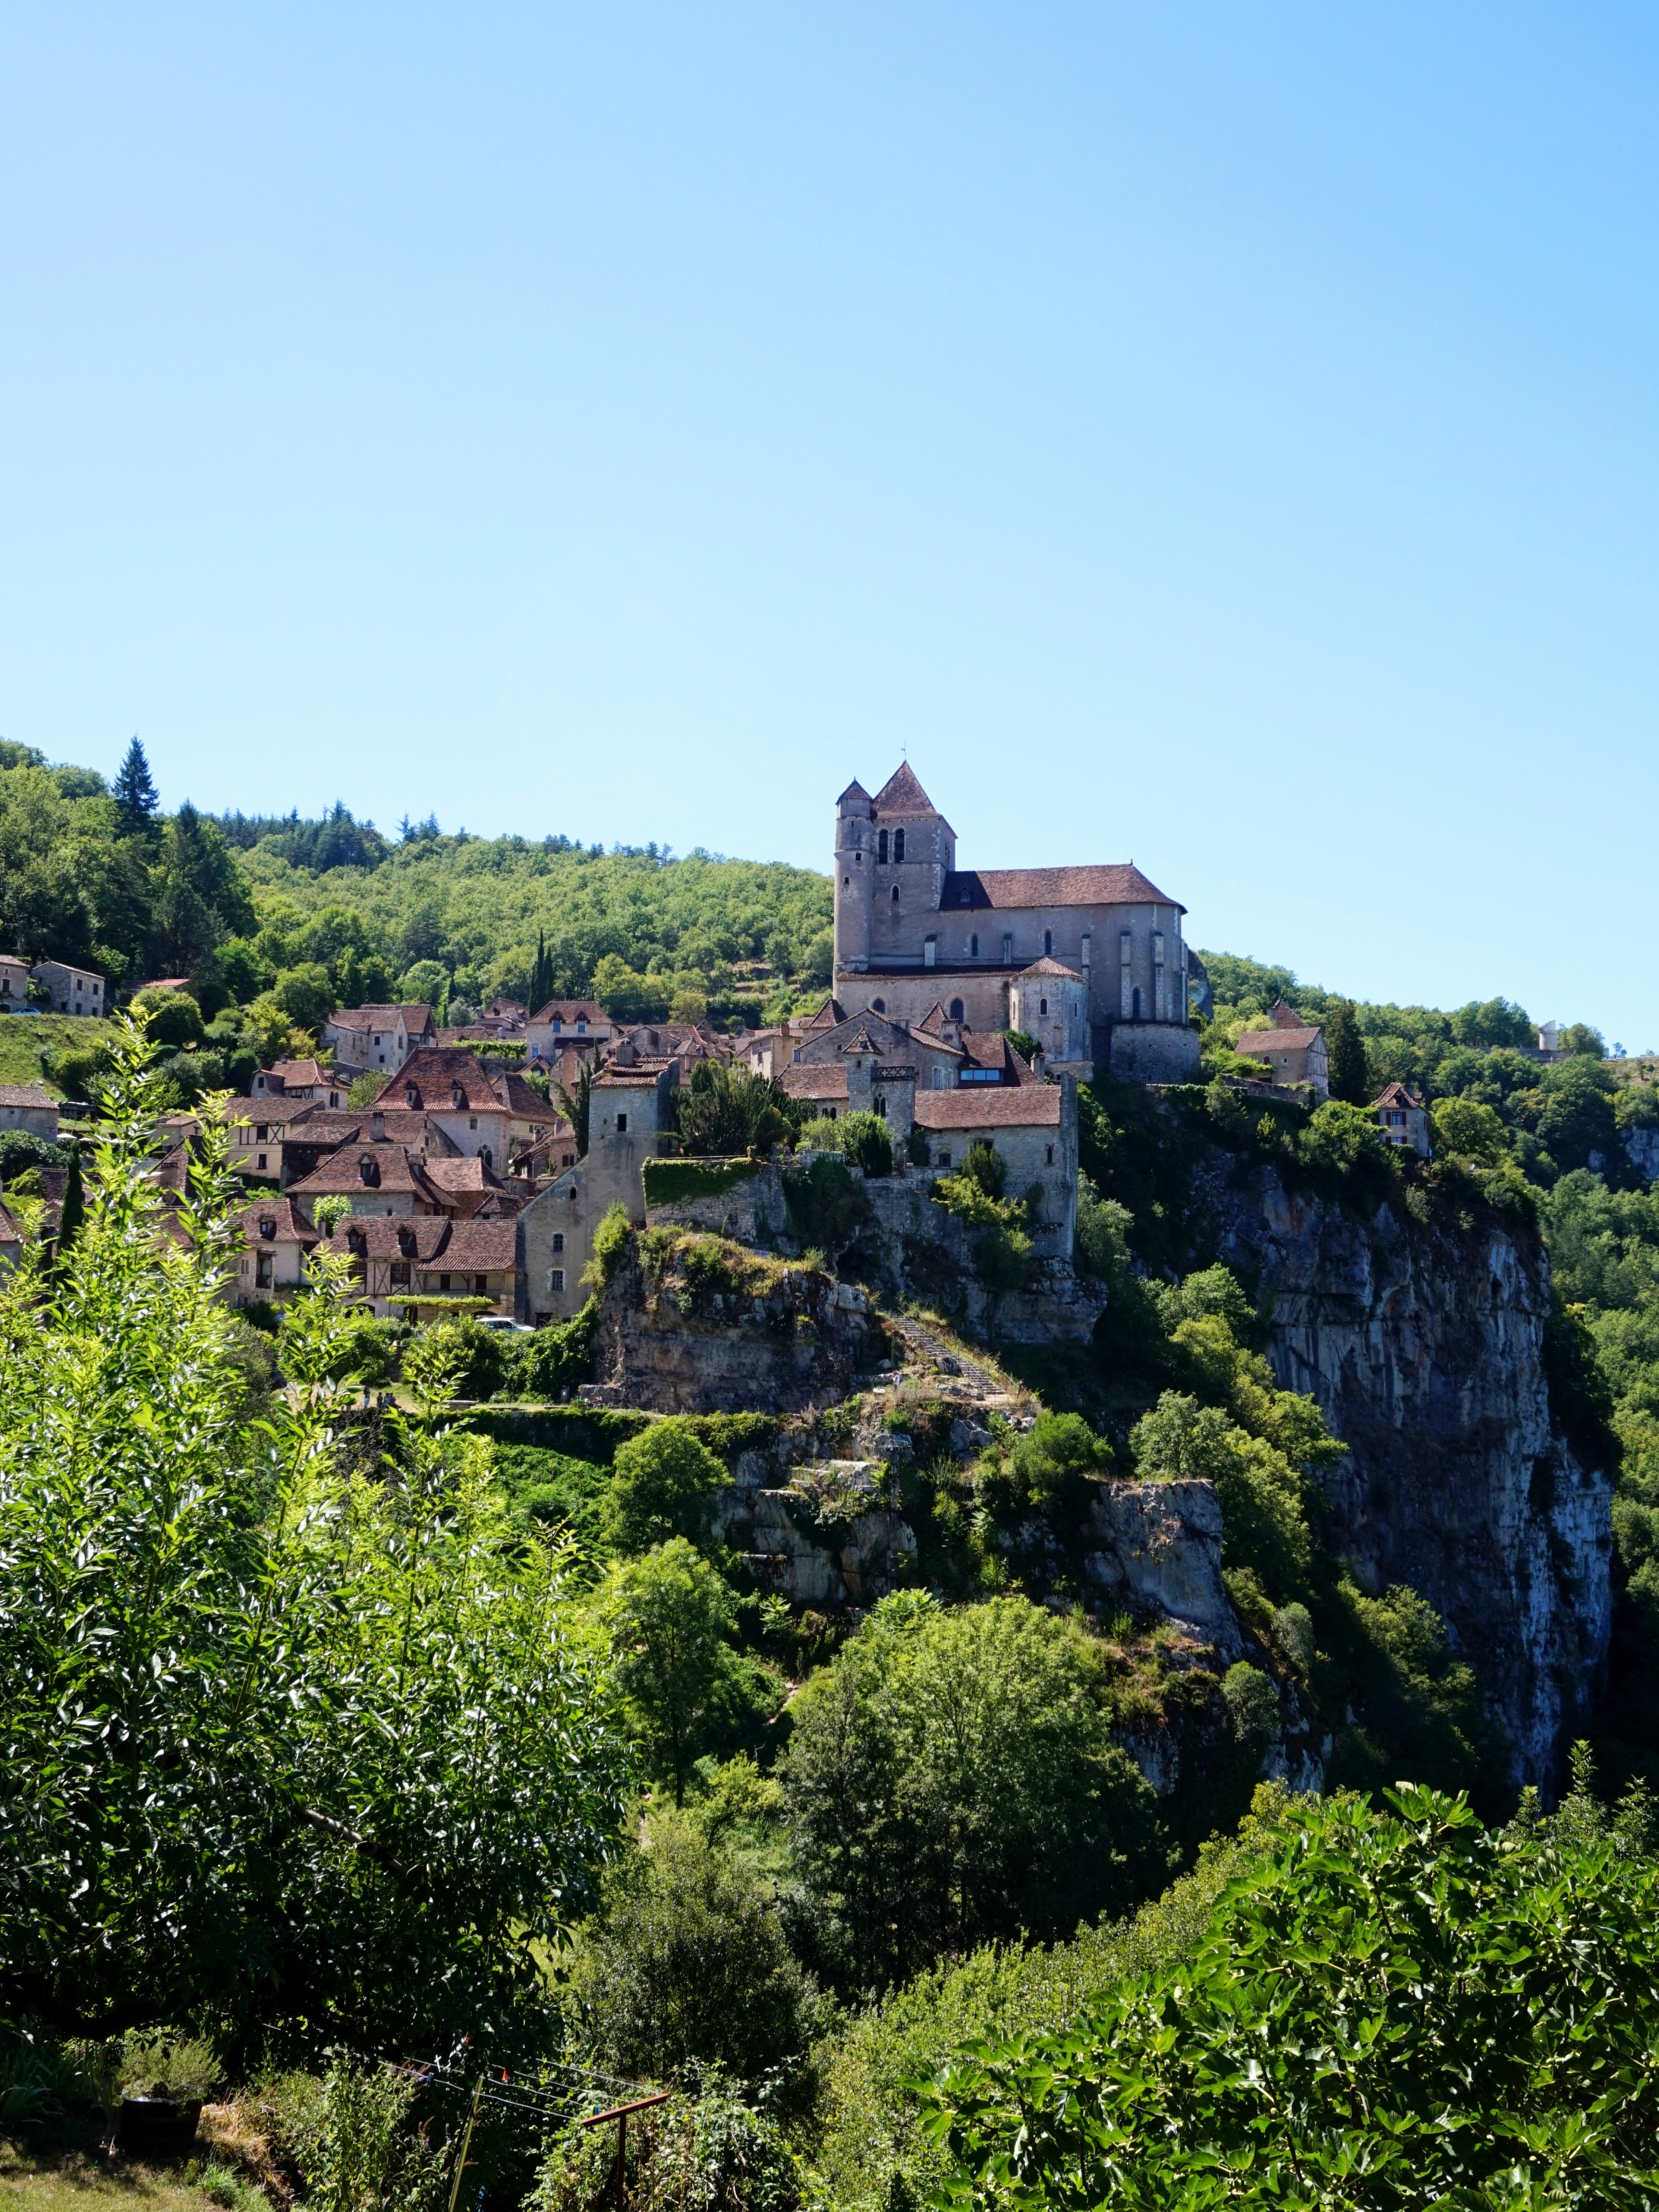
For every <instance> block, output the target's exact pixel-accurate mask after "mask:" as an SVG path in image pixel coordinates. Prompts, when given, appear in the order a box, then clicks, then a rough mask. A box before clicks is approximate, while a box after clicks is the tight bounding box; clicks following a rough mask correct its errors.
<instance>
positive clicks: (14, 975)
mask: <svg viewBox="0 0 1659 2212" xmlns="http://www.w3.org/2000/svg"><path fill="white" fill-rule="evenodd" d="M28 1002H29V963H28V962H27V960H20V959H19V958H18V957H17V955H16V954H15V952H0V1006H27V1004H28Z"/></svg>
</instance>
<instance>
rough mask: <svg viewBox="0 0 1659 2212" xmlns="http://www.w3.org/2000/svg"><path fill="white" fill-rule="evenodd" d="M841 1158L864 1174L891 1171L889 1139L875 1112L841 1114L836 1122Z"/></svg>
mask: <svg viewBox="0 0 1659 2212" xmlns="http://www.w3.org/2000/svg"><path fill="white" fill-rule="evenodd" d="M840 1132H841V1134H840V1146H841V1153H842V1158H843V1159H845V1160H847V1161H848V1162H849V1163H850V1164H851V1165H852V1166H854V1167H855V1168H862V1169H863V1170H864V1172H865V1174H866V1175H867V1176H890V1175H891V1174H892V1172H893V1139H892V1136H891V1133H890V1131H889V1129H888V1127H887V1124H886V1122H885V1121H883V1120H882V1118H881V1116H880V1115H879V1114H843V1115H842V1118H841V1122H840Z"/></svg>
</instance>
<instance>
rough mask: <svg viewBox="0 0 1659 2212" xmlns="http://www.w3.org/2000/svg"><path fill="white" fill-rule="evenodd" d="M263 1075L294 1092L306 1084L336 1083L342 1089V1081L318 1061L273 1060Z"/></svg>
mask: <svg viewBox="0 0 1659 2212" xmlns="http://www.w3.org/2000/svg"><path fill="white" fill-rule="evenodd" d="M265 1073H267V1074H268V1075H274V1076H275V1077H276V1080H277V1081H278V1082H279V1083H282V1084H284V1085H288V1086H289V1087H290V1088H291V1089H293V1090H295V1091H297V1090H299V1089H300V1087H301V1085H303V1084H307V1083H337V1084H340V1085H342V1087H344V1079H343V1078H342V1077H340V1076H337V1075H336V1074H335V1073H334V1072H333V1070H332V1069H331V1068H327V1067H325V1066H323V1064H322V1062H321V1060H273V1061H272V1063H271V1065H270V1067H269V1068H267V1069H266V1071H265Z"/></svg>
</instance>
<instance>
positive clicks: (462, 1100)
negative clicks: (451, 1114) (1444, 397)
mask: <svg viewBox="0 0 1659 2212" xmlns="http://www.w3.org/2000/svg"><path fill="white" fill-rule="evenodd" d="M449 1098H450V1103H451V1104H452V1105H453V1107H454V1109H455V1111H456V1112H457V1113H458V1114H459V1112H460V1110H461V1109H462V1108H463V1107H464V1106H465V1104H466V1091H465V1088H464V1086H463V1085H460V1084H459V1083H452V1084H451V1085H450V1086H449Z"/></svg>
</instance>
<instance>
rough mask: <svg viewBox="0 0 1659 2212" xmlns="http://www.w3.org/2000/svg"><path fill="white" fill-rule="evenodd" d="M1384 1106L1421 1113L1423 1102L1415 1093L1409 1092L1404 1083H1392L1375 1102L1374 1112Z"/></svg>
mask: <svg viewBox="0 0 1659 2212" xmlns="http://www.w3.org/2000/svg"><path fill="white" fill-rule="evenodd" d="M1383 1106H1403V1107H1405V1108H1406V1109H1407V1111H1409V1112H1414V1113H1420V1112H1421V1111H1422V1109H1423V1101H1422V1100H1421V1099H1420V1098H1419V1097H1418V1095H1417V1093H1416V1092H1415V1091H1408V1090H1407V1087H1406V1085H1404V1084H1403V1083H1390V1084H1389V1085H1388V1087H1387V1088H1386V1089H1385V1090H1384V1091H1383V1095H1382V1097H1380V1098H1378V1099H1377V1100H1376V1102H1375V1107H1374V1109H1373V1110H1375V1109H1376V1108H1380V1107H1383Z"/></svg>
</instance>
